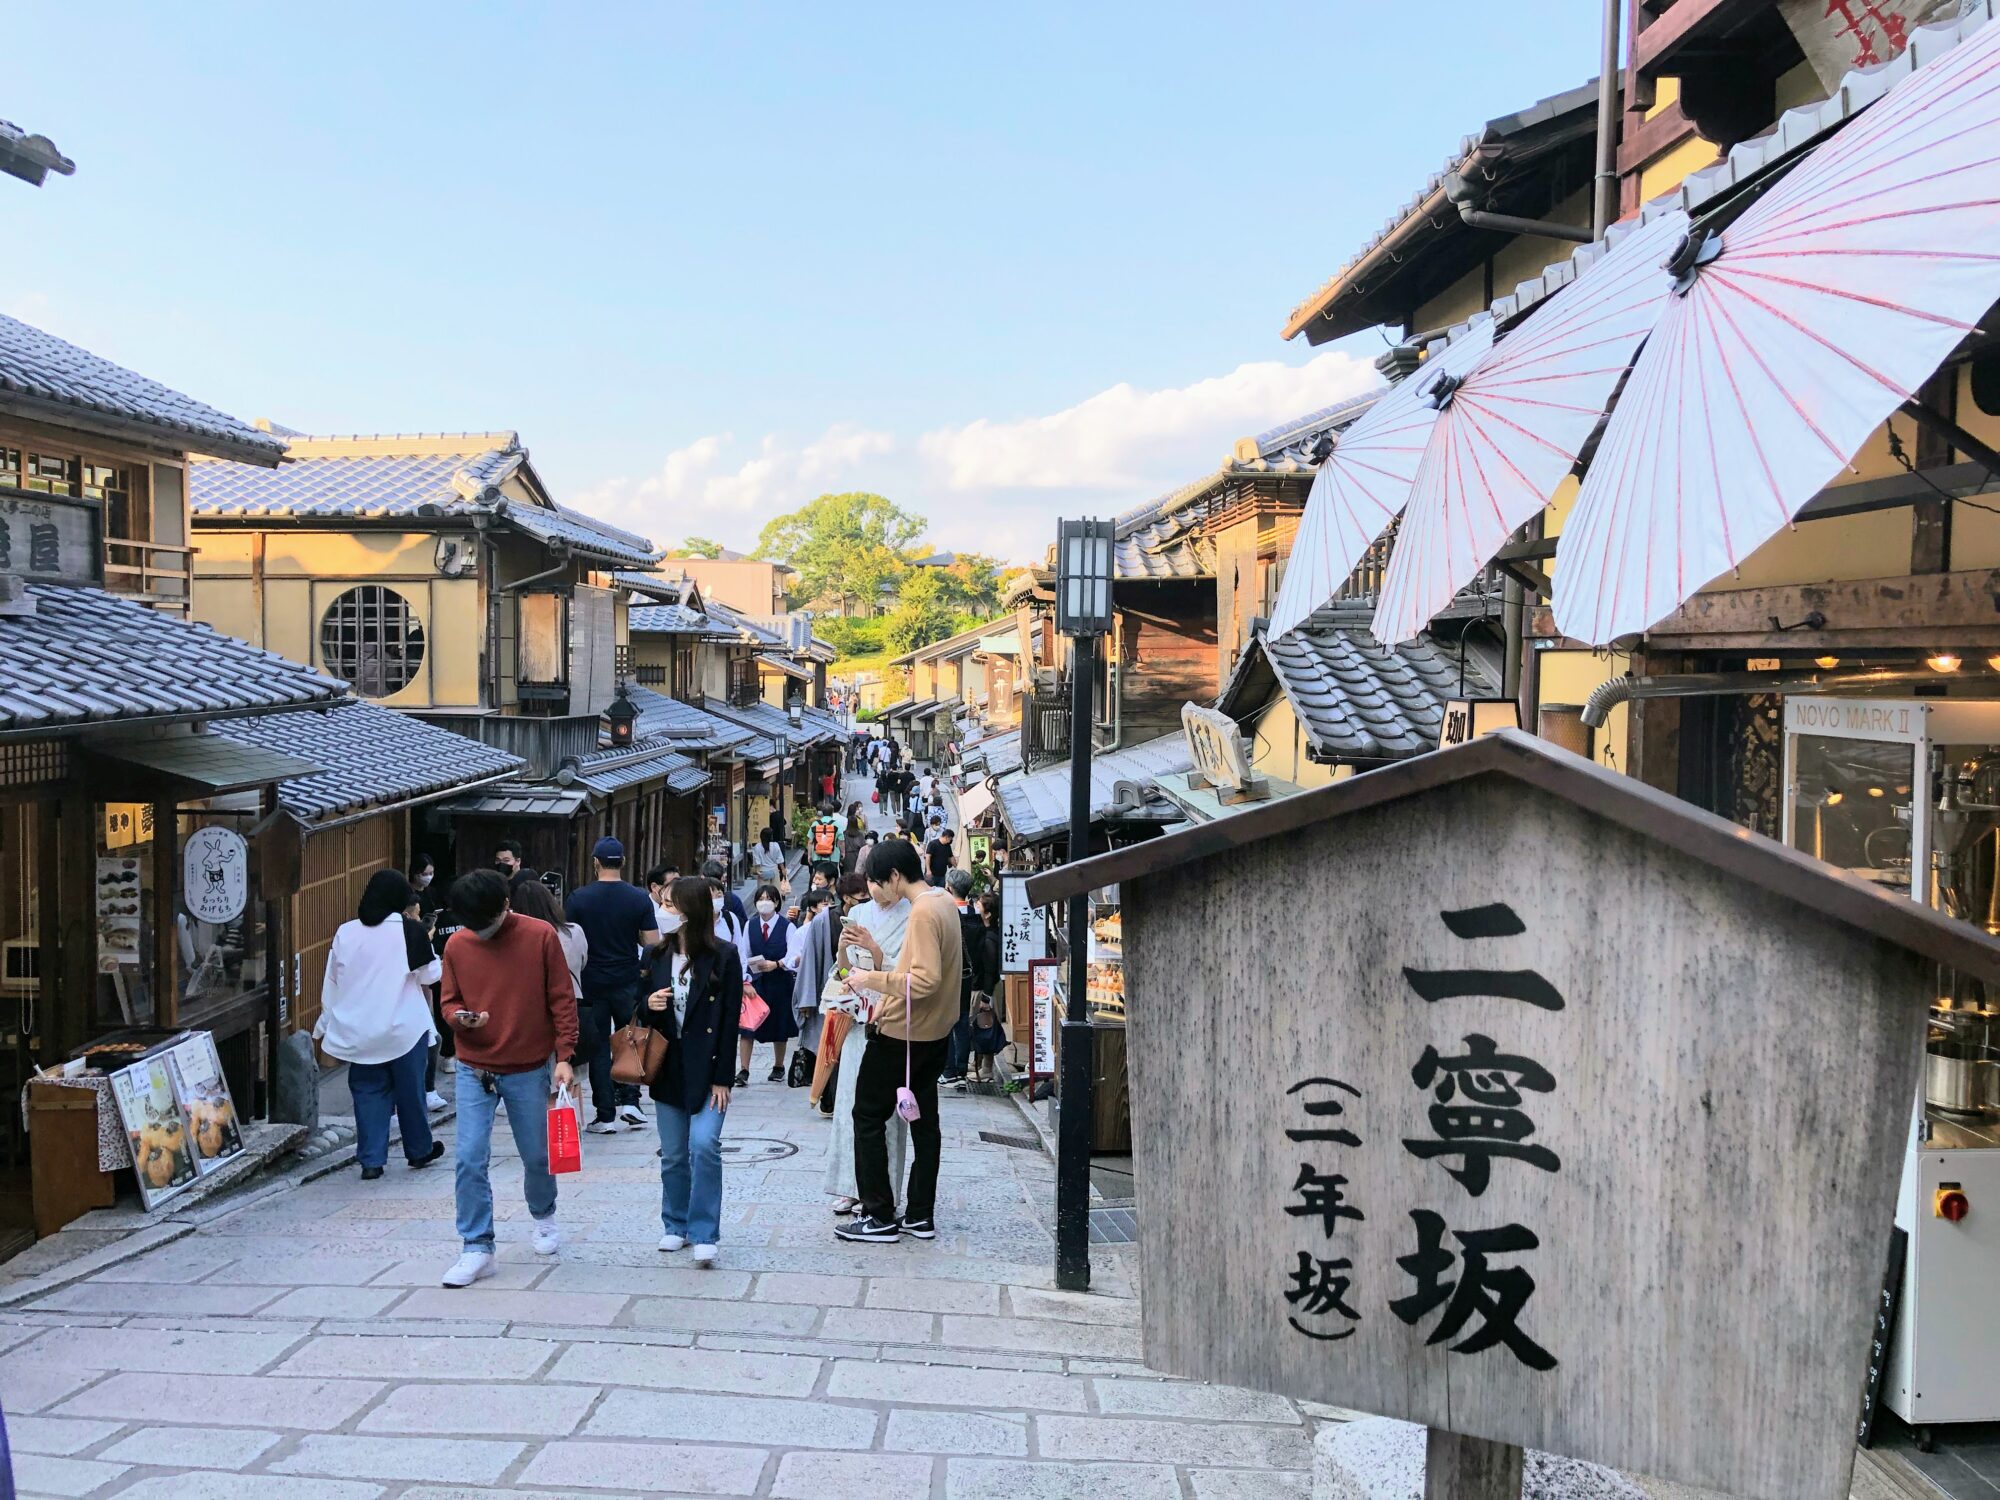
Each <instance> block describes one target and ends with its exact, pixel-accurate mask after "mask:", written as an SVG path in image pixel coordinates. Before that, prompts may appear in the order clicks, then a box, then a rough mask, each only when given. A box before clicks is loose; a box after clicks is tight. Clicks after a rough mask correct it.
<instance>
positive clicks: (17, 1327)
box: [0, 1323, 47, 1354]
mask: <svg viewBox="0 0 2000 1500" xmlns="http://www.w3.org/2000/svg"><path fill="white" fill-rule="evenodd" d="M46 1326H47V1325H46V1324H42V1323H28V1324H0V1354H5V1353H6V1352H7V1351H8V1350H9V1349H12V1348H14V1347H15V1346H16V1345H17V1344H25V1343H27V1342H28V1340H29V1339H33V1338H40V1337H41V1334H42V1329H43V1328H44V1327H46Z"/></svg>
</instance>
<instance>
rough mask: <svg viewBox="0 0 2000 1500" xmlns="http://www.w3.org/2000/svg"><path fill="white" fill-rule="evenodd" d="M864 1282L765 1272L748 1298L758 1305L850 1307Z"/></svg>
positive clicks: (857, 1299)
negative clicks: (799, 1303) (770, 1303)
mask: <svg viewBox="0 0 2000 1500" xmlns="http://www.w3.org/2000/svg"><path fill="white" fill-rule="evenodd" d="M864 1285H865V1283H864V1282H863V1280H862V1278H861V1277H859V1276H815V1275H812V1274H810V1273H807V1272H799V1271H766V1272H765V1273H764V1274H763V1275H761V1276H759V1277H758V1278H757V1285H756V1288H755V1289H754V1290H753V1291H752V1293H751V1296H752V1297H753V1298H754V1299H755V1300H757V1301H759V1302H803V1303H806V1304H808V1305H810V1306H813V1307H852V1306H854V1305H855V1304H856V1303H857V1302H859V1301H860V1300H861V1291H862V1288H863V1286H864Z"/></svg>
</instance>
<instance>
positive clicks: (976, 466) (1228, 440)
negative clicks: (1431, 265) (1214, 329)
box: [576, 351, 1376, 560]
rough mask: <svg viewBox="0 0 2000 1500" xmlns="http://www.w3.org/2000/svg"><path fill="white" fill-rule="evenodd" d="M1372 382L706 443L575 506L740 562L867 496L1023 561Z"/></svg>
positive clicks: (1358, 365) (1258, 369)
mask: <svg viewBox="0 0 2000 1500" xmlns="http://www.w3.org/2000/svg"><path fill="white" fill-rule="evenodd" d="M1375 383H1376V376H1375V372H1374V370H1373V369H1372V368H1371V367H1370V366H1369V365H1368V364H1367V362H1366V361H1363V360H1360V359H1356V358H1354V357H1353V356H1352V355H1348V354H1343V353H1339V352H1334V351H1329V352H1327V353H1324V354H1320V355H1317V356H1315V357H1314V358H1313V359H1311V360H1309V361H1307V362H1306V363H1305V364H1303V365H1286V364H1281V363H1278V362H1277V361H1275V360H1269V361H1261V362H1258V363H1255V364H1245V365H1239V366H1237V368H1236V369H1234V370H1232V371H1230V372H1229V373H1228V374H1226V375H1218V376H1214V377H1212V378H1210V379H1207V380H1200V381H1196V382H1195V383H1194V384H1192V385H1186V386H1179V387H1172V388H1168V389H1164V390H1142V389H1140V388H1138V387H1136V386H1134V385H1132V384H1130V383H1129V382H1120V383H1119V384H1117V385H1114V386H1112V387H1111V388H1110V389H1108V390H1104V391H1100V392H1098V393H1097V394H1096V395H1094V396H1091V397H1089V398H1088V399H1086V400H1084V401H1080V402H1078V403H1077V404H1076V405H1074V406H1069V407H1065V408H1064V409H1062V410H1060V411H1056V412H1051V413H1048V414H1047V415H1043V416H1032V417H1023V418H1014V419H1006V420H994V419H989V418H980V419H978V420H976V421H972V422H967V423H964V424H962V425H959V426H955V427H942V428H938V429H935V430H933V431H930V432H925V433H920V434H917V435H915V436H914V437H909V438H904V437H899V436H897V435H896V434H894V433H890V432H884V431H880V430H878V429H874V428H869V427H865V426H862V425H859V424H855V423H836V424H835V425H833V426H831V427H829V428H827V429H826V430H825V431H824V432H822V433H821V434H820V435H819V436H818V437H816V438H812V439H809V440H807V441H805V442H802V443H801V442H796V441H794V440H792V439H789V438H787V437H785V436H783V435H781V434H778V433H767V434H765V436H764V437H763V438H762V439H760V440H759V441H758V442H757V443H756V444H755V445H754V446H751V445H748V444H745V443H740V442H738V441H737V440H736V438H735V437H734V436H733V435H732V434H730V433H711V434H708V435H706V436H704V437H700V438H697V439H696V440H695V441H693V442H691V443H689V444H687V445H686V446H685V447H681V448H677V449H675V450H674V451H673V452H671V453H669V454H668V455H667V456H666V457H665V459H663V460H662V461H661V463H660V465H659V467H658V468H657V469H655V470H654V471H653V473H652V474H650V475H647V476H645V477H643V478H639V479H618V480H612V481H610V482H608V483H606V484H603V485H599V486H597V487H596V488H595V489H594V490H592V491H590V492H588V493H586V494H583V495H579V496H578V497H577V501H576V503H577V504H578V505H579V506H580V507H581V508H583V509H585V510H588V511H590V512H591V513H593V514H596V515H600V516H602V517H604V519H606V520H608V521H612V522H614V523H616V524H618V525H622V526H627V527H630V528H632V529H634V530H637V531H640V532H643V533H645V534H646V535H648V536H651V537H653V538H654V539H655V540H657V541H661V542H664V543H669V544H671V543H674V542H678V541H679V540H680V539H681V538H682V537H684V536H690V535H700V536H712V537H715V538H716V539H717V540H719V541H721V542H723V543H724V544H725V545H728V546H733V547H743V548H748V547H749V546H750V545H752V544H753V543H754V541H755V539H756V535H757V532H758V530H759V528H761V527H762V525H763V524H764V522H765V521H767V520H769V519H770V518H771V517H772V516H775V515H779V514H782V513H783V512H785V511H788V510H792V509H795V508H796V507H798V506H799V505H801V504H803V503H804V502H805V501H807V500H810V499H811V498H812V497H813V496H814V495H817V494H821V493H823V492H825V491H827V490H840V489H870V490H875V491H877V492H878V493H881V494H885V495H887V496H889V497H890V498H891V499H892V500H894V501H896V502H897V503H898V504H899V505H902V506H903V507H904V508H905V509H908V510H913V511H916V512H918V513H920V514H923V515H925V516H928V517H929V519H930V523H931V529H930V539H931V540H932V541H934V542H936V543H937V544H938V545H940V546H943V547H953V548H963V549H967V550H974V551H981V552H992V553H997V554H999V555H1001V556H1003V557H1007V558H1010V559H1014V560H1025V559H1027V558H1030V557H1035V556H1039V555H1040V554H1041V552H1042V550H1043V549H1044V547H1045V546H1046V545H1047V543H1048V542H1049V540H1050V539H1051V538H1052V536H1053V534H1054V530H1055V526H1054V521H1055V517H1056V515H1057V513H1058V511H1059V510H1061V509H1064V508H1068V509H1072V510H1075V509H1096V510H1100V511H1110V510H1117V509H1122V508H1124V507H1126V506H1128V505H1132V504H1136V503H1138V502H1140V501H1142V500H1145V499H1146V498H1148V497H1149V496H1151V495H1154V494H1158V493H1161V492H1163V491H1165V490H1170V489H1173V488H1175V487H1176V486H1178V485H1181V484H1185V483H1186V482H1187V481H1188V480H1190V479H1193V478H1196V477H1198V476H1199V475H1201V474H1203V473H1205V472H1207V471H1208V470H1210V469H1212V468H1214V467H1215V466H1216V465H1217V464H1218V463H1220V462H1221V461H1222V460H1223V458H1224V457H1225V456H1226V455H1227V454H1228V453H1229V451H1230V449H1231V447H1232V446H1233V445H1234V443H1235V441H1236V439H1238V438H1239V437H1243V436H1246V435H1249V434H1254V433H1257V432H1261V431H1263V430H1265V429H1266V428H1269V427H1273V426H1276V425H1277V424H1278V423H1280V422H1285V421H1289V420H1290V419H1291V418H1293V417H1297V416H1301V415H1303V414H1304V413H1306V412H1309V411H1312V410H1314V409H1316V408H1318V407H1321V406H1326V405H1330V404H1331V403H1333V402H1335V401H1340V400H1344V399H1345V398H1347V397H1349V396H1355V395H1359V394H1360V393H1361V392H1363V391H1365V390H1367V389H1369V388H1370V387H1371V386H1372V385H1374V384H1375ZM1079 502H1081V503H1079Z"/></svg>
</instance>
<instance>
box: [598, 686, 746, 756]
mask: <svg viewBox="0 0 2000 1500" xmlns="http://www.w3.org/2000/svg"><path fill="white" fill-rule="evenodd" d="M625 696H626V697H627V698H629V699H630V700H631V702H632V706H633V707H634V708H636V709H638V710H639V721H638V723H636V724H635V725H633V730H634V732H635V733H636V734H637V735H639V736H640V737H641V738H645V739H654V738H661V739H667V740H671V741H672V742H673V743H674V744H675V745H678V746H679V747H680V748H681V749H683V750H727V749H728V748H729V747H730V746H732V745H740V744H742V743H743V742H744V741H745V740H747V739H749V738H750V734H751V731H749V730H748V729H745V728H744V727H743V726H742V725H740V724H732V723H730V722H729V721H728V720H727V719H718V718H717V717H715V715H714V714H711V713H707V712H704V711H703V710H701V709H699V708H696V707H695V706H694V705H693V704H692V703H683V702H681V701H680V699H678V698H669V697H668V696H667V695H666V694H665V693H656V692H654V691H653V690H652V689H651V688H646V687H640V686H638V685H637V684H630V685H628V686H627V687H626V689H625Z"/></svg>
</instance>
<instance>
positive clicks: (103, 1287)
mask: <svg viewBox="0 0 2000 1500" xmlns="http://www.w3.org/2000/svg"><path fill="white" fill-rule="evenodd" d="M277 1300H278V1289H277V1288H276V1287H255V1288H245V1287H238V1286H216V1285H211V1284H209V1283H206V1282H202V1283H197V1284H196V1285H194V1286H147V1285H145V1284H144V1283H142V1282H131V1283H119V1282H115V1281H80V1282H78V1283H77V1284H76V1285H75V1286H66V1287H64V1288H63V1289H62V1290H61V1291H59V1292H52V1293H50V1294H49V1295H48V1296H46V1297H43V1298H42V1299H40V1300H39V1301H38V1302H36V1303H35V1304H34V1306H35V1307H37V1308H39V1309H42V1310H44V1311H60V1312H90V1313H156V1314H160V1315H162V1316H165V1315H170V1314H173V1313H192V1314H198V1315H199V1314H210V1315H217V1314H219V1315H221V1316H223V1317H228V1316H230V1315H232V1314H233V1315H235V1316H237V1317H243V1316H247V1315H248V1314H250V1313H254V1312H255V1311H257V1309H258V1308H260V1307H262V1306H263V1305H264V1304H265V1303H267V1302H275V1301H277Z"/></svg>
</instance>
